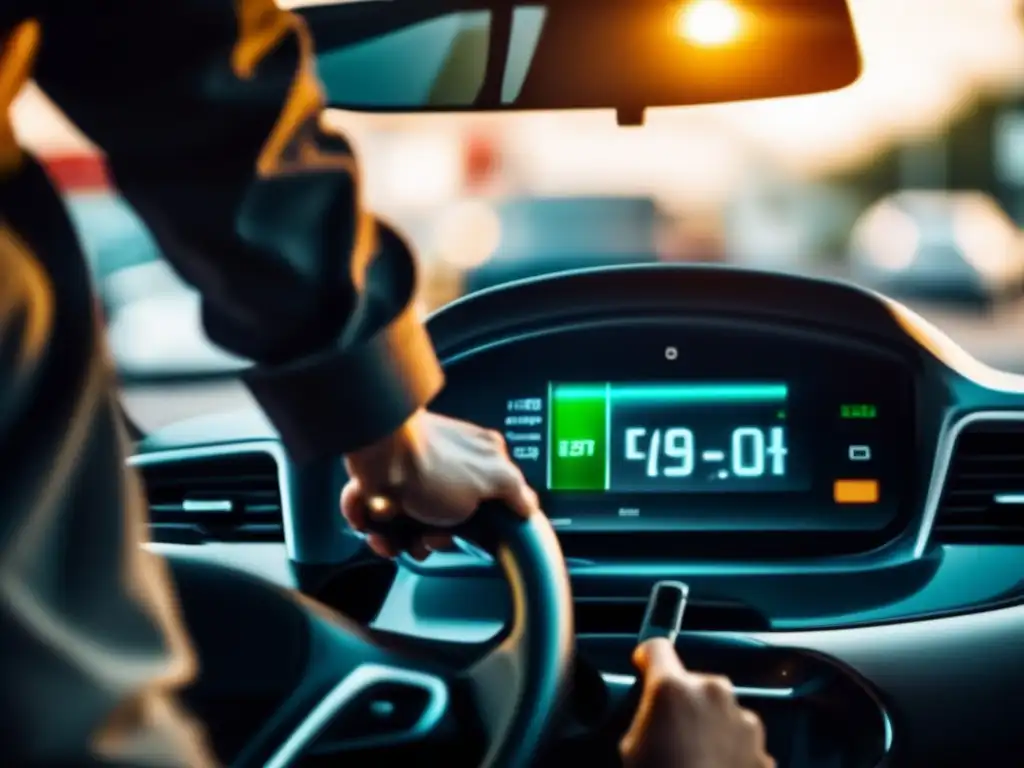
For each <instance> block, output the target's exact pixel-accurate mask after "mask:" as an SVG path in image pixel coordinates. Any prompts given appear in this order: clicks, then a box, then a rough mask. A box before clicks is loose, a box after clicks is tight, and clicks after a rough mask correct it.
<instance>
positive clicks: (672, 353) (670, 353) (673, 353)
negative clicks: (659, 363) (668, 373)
mask: <svg viewBox="0 0 1024 768" xmlns="http://www.w3.org/2000/svg"><path fill="white" fill-rule="evenodd" d="M678 357H679V350H678V349H676V348H675V347H665V359H666V360H675V359H677V358H678Z"/></svg>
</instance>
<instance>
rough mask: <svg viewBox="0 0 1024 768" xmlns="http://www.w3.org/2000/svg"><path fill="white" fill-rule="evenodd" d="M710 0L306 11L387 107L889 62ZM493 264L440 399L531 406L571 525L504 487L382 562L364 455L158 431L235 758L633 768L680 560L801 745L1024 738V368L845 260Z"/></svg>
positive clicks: (533, 434)
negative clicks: (632, 746) (364, 515)
mask: <svg viewBox="0 0 1024 768" xmlns="http://www.w3.org/2000/svg"><path fill="white" fill-rule="evenodd" d="M702 3H704V4H705V5H704V7H705V8H710V9H712V10H710V11H707V19H708V20H709V21H708V22H707V25H706V26H707V35H705V36H704V37H699V36H698V37H694V38H693V40H691V41H690V42H688V43H687V44H686V45H684V46H683V47H682V48H681V49H680V53H679V58H678V59H673V61H672V62H671V66H669V65H667V64H665V62H666V60H667V59H668V58H670V57H668V56H667V55H661V56H653V55H649V56H645V55H644V51H650V50H653V47H654V46H656V45H662V44H665V45H667V43H666V42H665V39H667V37H669V36H670V35H669V32H666V29H669V27H670V32H671V34H672V35H675V34H677V33H678V31H679V30H680V29H684V31H685V29H689V27H685V26H683V27H681V26H680V25H679V24H675V23H673V24H672V25H669V26H668V27H667V26H666V24H667V22H666V19H668V18H670V17H669V16H668V15H666V14H668V13H669V11H671V13H672V14H679V13H681V12H682V11H686V10H687V9H688V8H689V6H696V5H700V4H702ZM706 3H707V0H693V2H690V3H683V4H680V3H679V2H675V3H665V2H655V1H654V0H643V1H642V2H633V1H632V0H630V1H628V2H627V0H600V1H599V2H590V3H580V2H569V1H568V0H561V1H559V0H547V1H546V2H532V1H531V2H530V3H529V4H524V3H502V2H496V1H492V0H430V1H429V2H427V1H426V0H417V1H416V2H413V1H412V0H369V1H368V2H356V3H342V4H323V3H320V4H316V5H312V6H309V7H308V8H300V9H299V12H300V13H302V14H303V16H305V18H306V19H307V21H308V23H309V25H310V28H311V29H312V31H313V35H314V38H315V39H316V41H317V44H318V48H319V50H320V55H321V57H322V59H321V63H322V66H323V69H324V79H325V90H326V93H327V95H328V98H329V100H330V101H331V104H332V105H333V106H339V107H344V108H347V109H352V110H364V111H369V112H435V111H483V112H499V113H501V112H504V111H509V110H550V109H579V108H588V109H592V108H602V109H606V110H614V112H615V114H616V115H617V119H618V122H619V124H621V125H632V124H637V123H639V122H643V120H644V119H645V114H646V110H647V109H648V108H655V107H661V106H667V105H689V104H703V103H710V102H725V101H734V100H742V99H761V98H766V97H775V96H793V95H797V94H803V93H814V92H818V91H826V90H832V89H836V88H841V87H844V86H846V85H848V84H849V83H851V82H853V81H854V80H855V79H856V77H857V76H858V72H859V71H860V65H861V61H860V52H859V49H858V45H857V34H856V31H855V29H854V26H853V24H852V21H851V18H850V15H849V11H848V9H847V6H846V3H845V2H844V0H800V1H798V0H786V1H785V2H778V1H777V0H774V1H773V2H768V0H763V1H761V2H735V3H727V2H725V0H712V2H711V4H710V5H706ZM680 9H682V10H680ZM714 9H717V11H715V10H714ZM723 9H724V10H723ZM728 12H735V13H737V14H739V15H738V16H736V19H733V17H731V16H729V15H728ZM523 13H526V15H525V16H524V15H522V14H523ZM716 13H718V15H715V14H716ZM723 13H725V15H724V16H723V15H722V14H723ZM671 18H672V19H675V18H676V16H675V15H673V16H671ZM453 19H454V20H455V21H454V22H452V20H453ZM730 19H733V21H736V20H738V21H736V25H733V26H730ZM743 24H754V25H755V26H756V25H757V24H760V26H757V27H756V34H754V33H751V38H750V39H749V40H746V41H745V42H744V40H741V39H740V38H742V35H743V32H742V29H743V26H742V25H743ZM694 29H696V27H695V28H694ZM652 30H653V31H652ZM737 30H739V31H737ZM694 34H696V33H694ZM730 35H732V37H730ZM438 36H440V37H438ZM716 36H717V37H716ZM663 38H665V39H663ZM719 40H724V41H725V42H724V43H721V44H719V42H718V41H719ZM737 40H739V42H736V41H737ZM730 41H731V42H730ZM691 43H692V44H691ZM733 43H735V44H733ZM374 45H379V46H382V47H378V48H374ZM745 45H746V46H748V47H746V48H745V47H744V46H745ZM524 46H525V47H524ZM751 50H754V51H756V53H757V55H756V56H752V54H751ZM452 51H457V52H458V55H454V54H452ZM631 51H633V52H638V53H635V54H630V53H629V52H631ZM438 52H440V54H439V53H438ZM439 55H440V56H441V59H437V57H438V56H439ZM384 60H386V61H387V62H388V64H387V65H386V66H376V64H379V63H380V62H381V61H384ZM435 60H436V61H435ZM432 61H434V62H435V64H431V62H432ZM437 62H440V63H437ZM694 71H699V75H700V76H693V75H692V73H693V72H694ZM431 73H433V74H432V75H431ZM424 77H426V78H427V80H429V82H427V81H426V80H424ZM431 77H432V78H433V79H431ZM374 78H376V80H375V79H374ZM497 282H498V284H492V285H489V286H488V287H484V288H482V289H481V290H479V291H476V292H474V293H471V294H469V295H466V296H463V297H461V298H458V299H456V300H455V301H453V302H451V303H449V304H447V305H446V306H444V307H442V308H441V309H439V310H438V311H436V312H434V313H433V314H432V315H431V316H430V317H429V320H428V330H429V333H430V336H431V338H432V339H433V342H434V345H435V348H436V350H437V353H438V356H439V359H440V360H441V361H442V364H443V367H444V370H445V373H446V377H447V384H446V387H445V389H444V390H443V392H442V393H441V395H440V396H439V397H438V399H437V400H436V402H435V403H434V404H433V405H432V408H434V409H435V410H437V411H439V412H441V413H444V414H449V415H452V416H455V417H458V418H461V419H466V420H470V421H473V422H477V423H480V424H482V425H484V426H487V427H490V428H493V429H495V430H498V431H500V432H501V433H502V434H503V435H504V438H505V441H506V443H507V445H508V450H509V452H510V455H511V456H512V458H513V459H514V460H515V461H516V462H517V463H518V465H519V466H520V467H521V468H522V471H523V473H524V475H525V476H526V478H527V479H528V481H529V482H530V484H531V485H532V487H534V488H535V489H536V490H537V491H538V493H539V495H540V499H541V505H542V508H543V509H544V512H545V514H544V515H543V516H534V517H533V518H531V519H529V520H523V519H518V518H516V517H515V516H514V515H512V513H510V512H509V511H508V510H506V509H503V508H501V507H500V506H497V505H495V506H493V507H492V508H489V509H485V510H481V513H480V514H478V515H477V516H476V517H474V518H473V520H472V521H471V522H470V523H469V524H467V525H466V526H464V527H463V528H460V529H458V530H457V534H458V536H457V538H456V540H455V542H456V543H455V545H454V546H453V547H452V548H451V550H450V551H445V552H435V553H433V554H432V555H431V556H430V557H429V558H427V559H426V560H423V561H418V560H414V559H412V558H410V557H405V556H402V557H399V558H398V559H397V560H396V561H390V560H384V559H382V558H379V557H377V556H376V555H374V554H373V553H372V552H370V551H369V549H368V548H367V546H366V544H365V542H364V539H363V538H362V536H360V535H358V534H356V533H355V532H353V531H351V530H349V529H348V528H347V527H346V525H345V523H344V522H343V520H342V518H341V516H340V515H339V511H338V494H339V491H340V489H341V487H342V485H343V484H344V482H345V479H346V478H345V475H344V468H343V466H342V464H341V462H340V461H338V460H337V459H332V460H324V461H319V462H311V463H300V462H296V461H294V460H292V459H291V458H290V457H289V456H288V455H287V454H286V452H285V451H284V449H283V447H282V445H281V443H280V441H279V440H278V437H277V435H276V434H275V432H274V430H273V428H272V426H271V425H270V424H269V423H268V421H267V420H266V419H265V417H264V416H263V415H262V414H261V413H260V412H258V411H257V410H256V409H255V408H254V407H253V408H248V409H244V410H238V411H231V412H222V413H216V414H212V415H207V416H201V417H197V418H191V419H187V420H182V421H178V422H175V423H172V424H169V425H167V426H164V427H162V428H160V429H156V430H153V431H150V432H149V433H148V434H139V435H138V440H137V444H136V449H135V453H134V455H133V456H132V457H131V460H130V464H131V465H132V466H134V467H136V468H137V469H138V470H139V471H140V472H141V475H142V477H143V479H144V481H145V486H146V489H147V493H148V498H149V504H150V516H151V519H150V533H151V538H152V541H151V542H150V543H149V544H148V545H147V546H148V547H149V548H150V549H151V550H152V551H154V552H157V553H159V554H161V555H163V556H164V557H166V558H167V559H168V561H169V563H170V565H171V568H172V572H173V575H174V580H175V582H176V586H177V589H178V593H179V599H180V602H181V606H182V610H183V612H184V616H185V619H186V623H187V626H188V629H189V631H190V633H191V635H192V637H193V640H194V642H195V645H196V648H197V651H198V655H199V658H200V662H201V674H200V676H199V677H198V679H197V680H196V682H195V683H194V684H193V685H192V686H191V687H190V688H189V689H188V690H187V691H186V692H185V696H184V699H185V704H186V705H187V707H188V708H189V709H190V710H191V711H192V712H194V713H195V714H196V716H197V717H198V718H199V719H200V720H202V721H203V722H204V723H205V724H206V727H207V729H208V732H209V735H210V739H211V742H212V744H213V746H214V748H215V750H216V752H217V754H218V756H219V757H220V758H221V759H222V760H223V761H224V763H225V764H228V765H233V766H258V765H263V766H267V768H283V767H284V766H289V765H313V766H315V765H321V764H322V765H334V764H338V762H339V761H343V763H344V764H345V765H362V764H376V763H379V762H380V761H388V762H391V761H397V760H400V759H401V760H413V761H436V762H438V763H439V764H440V763H444V764H448V765H467V766H478V765H484V766H525V765H538V766H547V765H559V764H565V763H566V761H573V763H574V764H581V765H616V764H618V762H617V761H618V756H617V751H616V744H617V742H618V739H619V738H620V737H621V735H622V733H623V731H624V728H625V725H626V724H627V723H628V721H629V719H630V718H631V717H632V714H633V712H632V709H631V707H633V706H635V698H634V696H633V692H634V686H635V684H636V683H637V678H636V673H635V671H634V669H633V667H632V664H631V660H630V657H631V653H632V651H633V649H634V647H635V645H636V642H637V637H638V633H639V632H640V629H641V625H642V623H643V621H644V617H645V612H646V611H647V610H648V606H649V603H650V598H651V594H652V589H653V588H654V586H655V585H656V584H658V583H659V582H662V581H665V580H671V581H676V582H682V583H683V584H685V585H686V586H687V587H688V589H689V594H688V603H687V609H686V613H685V617H684V618H683V624H682V631H681V633H680V634H679V636H678V639H677V641H676V646H677V648H678V650H679V653H680V656H681V658H682V659H683V660H684V662H685V664H686V665H687V666H688V667H689V668H692V669H696V670H700V671H705V672H712V673H716V674H721V675H726V676H728V677H729V678H730V679H731V680H732V682H733V683H734V685H735V688H736V692H737V696H738V697H739V699H740V700H741V702H742V703H743V704H744V706H747V707H749V708H751V709H753V710H755V711H756V712H757V713H758V714H759V715H760V716H761V717H762V719H763V721H764V723H765V728H766V733H767V740H768V751H769V752H770V753H771V754H772V756H773V757H774V758H775V759H776V760H777V763H778V765H779V766H785V767H786V768H808V767H810V766H816V767H820V768H875V767H876V766H940V765H960V766H982V765H1005V764H1012V763H1015V762H1016V761H1015V760H1013V759H1010V758H1008V757H1007V756H1010V755H1021V754H1024V732H1022V731H1021V729H1019V728H1018V727H1017V724H1016V705H1018V704H1019V703H1020V702H1021V701H1022V698H1021V690H1022V688H1024V662H1022V659H1021V656H1022V654H1024V547H1022V546H1021V543H1022V539H1020V533H1021V532H1022V531H1024V528H1022V526H1021V515H1022V514H1024V375H1018V374H1014V373H1009V372H1005V371H1002V370H997V369H996V368H993V367H990V366H989V365H987V364H985V363H983V362H981V361H980V360H978V359H976V358H975V357H974V356H973V355H972V354H971V353H970V352H968V351H967V350H965V349H964V348H962V347H961V346H959V345H958V344H957V343H956V342H954V341H953V340H952V339H951V338H949V337H948V336H947V335H945V333H943V332H942V331H940V330H939V329H938V328H936V327H935V326H933V325H932V324H931V323H929V322H928V321H927V320H925V319H924V318H923V317H921V316H920V315H919V314H917V313H916V312H915V311H912V310H911V309H910V308H908V307H907V306H905V305H904V304H903V303H901V302H900V301H897V300H895V299H892V298H888V297H887V296H885V295H883V294H881V293H878V292H875V291H873V290H870V289H868V288H864V287H861V286H858V285H855V284H853V283H848V282H844V281H842V280H834V279H829V278H826V277H815V276H808V275H796V274H787V273H783V272H776V271H759V270H757V269H753V268H735V267H729V266H724V265H703V266H693V265H676V264H665V263H656V262H650V263H634V264H625V265H618V266H602V267H596V268H574V269H568V270H562V271H558V272H556V273H554V274H547V275H543V276H539V277H526V278H524V279H515V280H511V281H497Z"/></svg>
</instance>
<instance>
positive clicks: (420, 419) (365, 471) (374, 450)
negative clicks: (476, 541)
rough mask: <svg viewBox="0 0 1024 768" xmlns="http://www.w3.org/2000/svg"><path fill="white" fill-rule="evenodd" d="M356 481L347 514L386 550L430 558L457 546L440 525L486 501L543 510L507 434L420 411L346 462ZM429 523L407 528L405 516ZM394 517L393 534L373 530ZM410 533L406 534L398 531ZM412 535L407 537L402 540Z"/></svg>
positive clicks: (346, 495)
mask: <svg viewBox="0 0 1024 768" xmlns="http://www.w3.org/2000/svg"><path fill="white" fill-rule="evenodd" d="M345 464H346V467H347V469H348V472H349V477H350V480H349V482H348V484H347V485H346V486H345V488H344V490H343V491H342V494H341V511H342V514H343V515H344V516H345V519H346V520H347V521H348V524H349V525H350V526H351V527H352V528H353V529H355V530H357V531H361V532H364V533H367V543H368V544H369V546H370V547H371V548H372V549H373V551H374V552H376V553H377V554H379V555H382V556H384V557H394V556H395V555H397V554H398V553H399V552H401V551H403V550H406V551H408V552H409V554H411V555H412V556H413V557H415V558H417V559H421V560H422V559H423V558H425V557H427V556H428V555H429V554H430V551H431V550H434V549H445V548H448V547H450V546H451V536H450V535H447V534H445V533H443V532H440V531H437V530H431V531H425V532H424V531H422V530H421V529H422V528H427V529H445V528H454V527H456V526H458V525H461V524H463V523H465V522H466V521H467V520H469V518H470V516H471V515H472V514H473V513H474V512H475V511H476V509H477V508H478V507H479V506H480V504H481V503H483V502H485V501H500V502H503V503H504V504H505V505H506V506H507V507H508V508H509V509H511V510H512V511H514V512H516V513H517V514H520V515H522V516H524V517H528V516H529V515H531V514H533V513H534V512H536V511H538V500H537V494H536V493H534V492H533V490H532V489H531V488H530V486H529V485H527V483H526V480H525V479H524V478H523V474H522V472H520V470H519V468H518V467H517V466H516V465H515V464H514V463H513V462H512V460H511V459H510V458H509V455H508V450H507V448H506V447H505V441H504V438H503V437H502V436H501V434H500V433H498V432H495V431H493V430H489V429H484V428H482V427H478V426H476V425H474V424H470V423H468V422H465V421H459V420H457V419H451V418H448V417H446V416H440V415H438V414H434V413H429V412H427V411H420V412H418V413H416V414H415V415H414V416H413V417H412V418H411V419H409V421H407V422H406V423H405V424H404V425H403V426H402V427H401V428H400V429H399V430H398V431H396V432H395V433H394V434H392V435H389V436H388V437H386V438H384V439H383V440H381V441H379V442H377V443H374V444H373V445H370V446H368V447H366V448H364V449H362V450H360V451H358V452H356V453H352V454H349V456H348V457H347V458H346V460H345ZM402 514H404V515H408V517H409V518H411V519H412V520H415V521H417V522H418V523H421V524H422V526H420V527H416V526H408V525H406V526H405V527H404V528H403V527H402V526H401V525H400V521H398V520H396V518H397V517H398V516H399V515H402ZM385 521H392V522H393V523H394V525H393V526H390V525H389V528H390V529H391V530H392V531H393V534H392V535H390V536H388V535H387V534H383V533H379V532H373V530H372V529H373V528H374V527H375V526H374V523H384V522H385ZM401 530H405V531H406V532H408V533H409V535H408V536H406V537H403V536H401V535H399V534H398V531H401ZM403 539H405V540H403Z"/></svg>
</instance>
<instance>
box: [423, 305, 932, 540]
mask: <svg viewBox="0 0 1024 768" xmlns="http://www.w3.org/2000/svg"><path fill="white" fill-rule="evenodd" d="M448 377H449V378H448V382H449V383H448V388H447V389H446V391H445V392H444V393H442V396H441V397H440V398H439V399H438V401H437V407H438V409H439V410H441V412H447V413H450V414H451V415H454V416H458V417H460V418H466V419H469V420H472V421H476V422H478V423H481V424H484V425H486V426H489V427H492V428H494V429H496V430H499V431H500V432H501V434H502V435H503V437H504V438H505V442H506V443H507V445H508V450H509V453H510V454H511V456H512V458H513V459H514V460H515V461H516V462H517V463H518V465H519V466H520V468H521V469H522V471H523V474H524V475H525V477H526V479H527V481H528V482H529V483H530V485H531V486H533V487H534V488H536V489H537V490H538V491H539V492H540V496H541V503H542V505H543V509H544V511H545V512H546V513H547V515H548V517H549V519H550V520H551V522H552V524H553V525H554V526H555V527H556V528H557V529H558V530H559V532H560V533H562V532H564V533H567V534H575V533H581V534H590V533H595V534H601V533H607V534H612V535H614V534H617V533H621V532H626V531H632V532H647V533H651V534H654V535H655V536H657V534H660V533H676V534H680V535H681V534H682V533H684V532H689V533H695V534H698V533H701V534H702V533H708V534H718V533H721V534H727V535H733V534H734V533H735V532H737V531H746V532H750V531H756V532H764V533H775V534H778V535H780V536H797V535H799V536H803V537H805V538H813V537H815V536H819V534H821V535H825V534H836V533H837V532H843V535H844V536H845V535H846V533H848V532H861V533H865V532H870V536H873V535H874V532H883V531H885V530H889V529H891V527H892V526H894V525H897V524H898V520H899V516H900V515H901V514H902V511H903V510H904V509H906V506H905V504H906V502H907V500H908V498H909V492H910V488H909V485H908V483H909V480H910V478H911V476H912V473H911V472H910V471H909V469H908V466H907V457H908V456H912V455H913V449H914V440H915V431H914V402H915V401H914V378H913V371H912V370H910V369H909V368H908V367H907V365H906V364H905V363H904V362H903V360H902V359H901V358H900V357H899V356H896V355H892V354H889V353H888V352H887V351H885V350H880V349H878V348H877V347H874V346H872V345H870V344H866V343H861V342H859V341H856V340H851V339H848V338H835V337H831V336H827V335H820V334H816V333H814V332H806V331H802V330H799V329H791V328H782V327H772V326H770V325H767V324H745V323H743V322H737V321H729V322H723V323H721V324H719V323H715V322H689V321H686V320H675V321H661V320H654V319H652V320H649V321H648V320H639V321H633V322H626V321H619V322H611V323H596V324H594V325H581V326H575V327H570V328H565V329H558V330H551V331H549V332H546V333H544V334H542V335H538V336H533V337H525V338H520V339H516V340H514V341H511V342H510V343H508V344H504V345H495V346H492V347H488V348H487V349H484V350H481V351H478V352H474V353H473V354H471V355H467V356H466V357H463V358H461V359H459V360H457V361H455V362H452V363H450V364H449V368H448ZM865 535H868V534H865ZM870 536H869V537H870ZM597 538H600V537H594V540H595V541H596V540H597ZM755 538H756V537H755ZM680 540H681V539H680V538H679V537H677V538H676V539H672V537H671V536H668V537H664V538H662V539H659V541H662V542H664V546H666V547H670V546H675V544H673V543H672V542H673V541H675V542H676V543H678V541H680ZM878 540H879V541H881V540H882V535H881V533H880V534H879V539H878ZM815 541H817V539H815ZM594 546H597V545H596V544H595V545H594ZM602 546H603V545H602ZM694 546H696V545H694ZM587 551H588V552H589V550H587Z"/></svg>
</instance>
